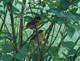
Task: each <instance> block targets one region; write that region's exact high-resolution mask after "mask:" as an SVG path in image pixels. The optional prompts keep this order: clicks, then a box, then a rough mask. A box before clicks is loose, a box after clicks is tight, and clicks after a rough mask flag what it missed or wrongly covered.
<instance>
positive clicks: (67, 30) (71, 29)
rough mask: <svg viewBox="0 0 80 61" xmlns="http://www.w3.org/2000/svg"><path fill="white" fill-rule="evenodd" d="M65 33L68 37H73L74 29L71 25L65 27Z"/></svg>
mask: <svg viewBox="0 0 80 61" xmlns="http://www.w3.org/2000/svg"><path fill="white" fill-rule="evenodd" d="M66 32H67V34H68V35H69V37H71V38H72V37H73V36H74V33H75V29H74V28H72V27H69V28H68V29H66Z"/></svg>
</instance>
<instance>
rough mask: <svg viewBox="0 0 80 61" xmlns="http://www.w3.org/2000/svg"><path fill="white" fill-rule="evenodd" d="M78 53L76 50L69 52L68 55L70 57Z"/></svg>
mask: <svg viewBox="0 0 80 61" xmlns="http://www.w3.org/2000/svg"><path fill="white" fill-rule="evenodd" d="M75 53H76V50H75V49H71V50H70V51H69V53H68V56H69V55H74V54H75Z"/></svg>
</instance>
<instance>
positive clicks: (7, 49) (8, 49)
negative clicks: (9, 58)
mask: <svg viewBox="0 0 80 61" xmlns="http://www.w3.org/2000/svg"><path fill="white" fill-rule="evenodd" d="M2 49H3V51H4V52H12V51H14V47H13V46H12V45H11V44H9V43H7V44H5V45H3V46H2Z"/></svg>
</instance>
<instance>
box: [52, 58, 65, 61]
mask: <svg viewBox="0 0 80 61" xmlns="http://www.w3.org/2000/svg"><path fill="white" fill-rule="evenodd" d="M53 61H54V59H53ZM55 61H66V59H65V58H56V59H55Z"/></svg>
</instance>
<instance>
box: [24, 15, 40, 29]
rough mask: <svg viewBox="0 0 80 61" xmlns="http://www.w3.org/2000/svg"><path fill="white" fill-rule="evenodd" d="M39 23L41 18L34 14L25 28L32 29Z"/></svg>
mask: <svg viewBox="0 0 80 61" xmlns="http://www.w3.org/2000/svg"><path fill="white" fill-rule="evenodd" d="M40 23H41V18H40V17H39V16H36V17H35V18H34V19H33V20H31V21H30V22H29V23H27V25H26V28H30V29H33V28H35V26H36V27H38V26H39V25H40Z"/></svg>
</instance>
